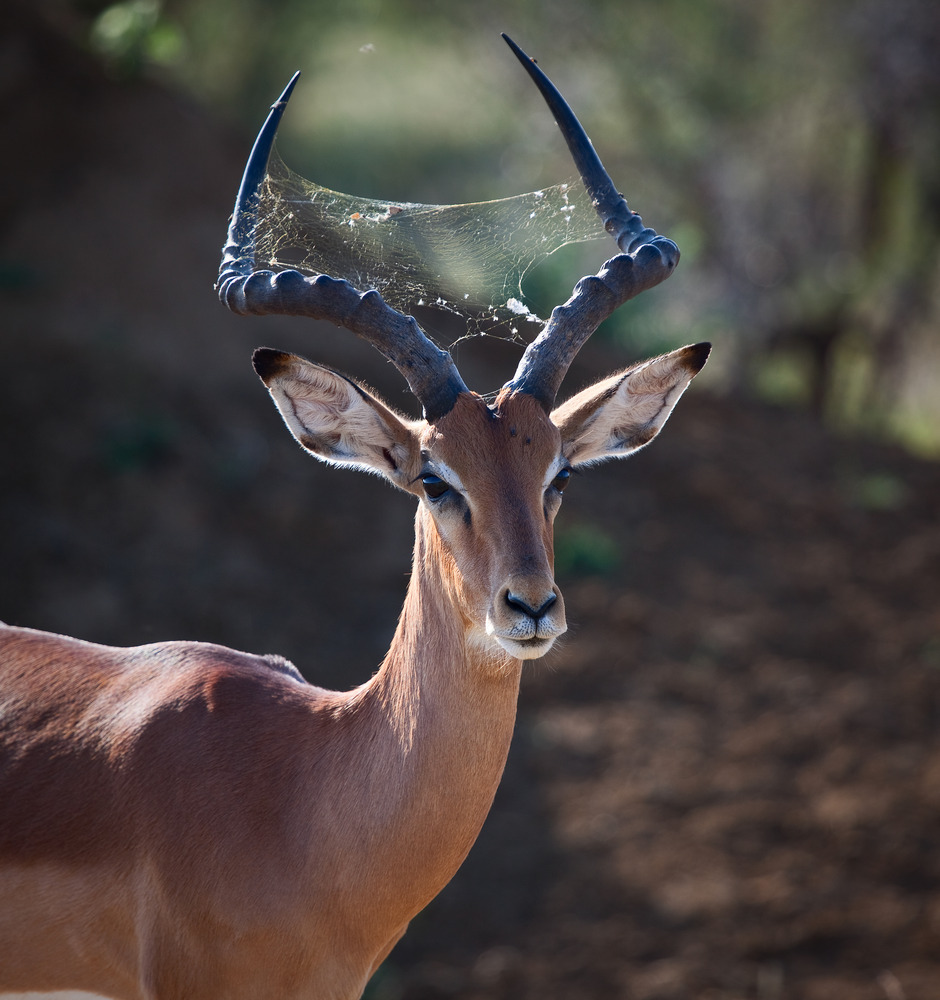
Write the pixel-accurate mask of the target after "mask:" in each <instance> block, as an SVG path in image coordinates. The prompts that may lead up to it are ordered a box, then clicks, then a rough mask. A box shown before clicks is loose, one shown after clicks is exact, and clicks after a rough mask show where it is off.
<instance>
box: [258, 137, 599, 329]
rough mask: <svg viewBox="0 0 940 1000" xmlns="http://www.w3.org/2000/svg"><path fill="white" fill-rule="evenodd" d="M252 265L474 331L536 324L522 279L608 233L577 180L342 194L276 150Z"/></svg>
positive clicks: (261, 206)
mask: <svg viewBox="0 0 940 1000" xmlns="http://www.w3.org/2000/svg"><path fill="white" fill-rule="evenodd" d="M258 220H259V221H258V224H257V226H256V230H255V262H256V267H259V268H262V267H263V268H270V269H272V270H283V269H285V268H296V269H297V270H299V271H301V272H302V273H305V274H329V275H331V276H332V277H334V278H345V279H346V280H347V281H349V282H350V283H351V284H352V285H354V286H355V287H356V288H358V289H359V290H360V291H365V290H367V289H370V288H375V289H377V290H378V291H379V292H380V293H381V295H382V297H383V298H384V299H385V301H386V302H388V304H389V305H391V306H392V307H393V308H395V309H398V310H399V311H401V312H404V313H411V312H413V311H414V309H415V308H416V307H422V306H424V307H429V308H433V309H441V310H445V311H447V312H450V313H455V314H457V315H458V316H461V317H463V318H464V319H465V320H466V321H467V324H468V331H469V332H470V333H471V334H480V333H489V332H493V331H495V329H496V328H497V327H499V326H502V325H508V327H509V328H510V331H511V334H512V336H514V337H515V336H516V335H517V334H518V324H520V323H521V322H533V323H541V322H542V320H541V319H540V318H539V317H538V316H536V315H535V314H534V313H533V312H532V311H531V310H530V309H529V308H528V306H526V304H525V302H524V297H523V292H522V280H523V278H524V277H525V275H526V273H527V272H528V271H529V270H530V269H531V268H532V267H533V266H534V265H535V264H537V263H539V262H540V261H542V260H544V258H546V257H547V256H549V255H550V254H552V253H554V252H555V251H556V250H559V249H561V247H563V246H567V245H568V244H569V243H580V242H586V241H588V240H595V239H600V238H603V237H604V236H605V235H606V234H605V232H604V229H603V226H602V225H601V222H600V220H599V219H598V217H597V213H596V212H595V211H594V208H593V206H592V205H591V203H590V200H589V199H588V197H587V194H586V193H585V192H584V189H583V187H582V185H580V184H575V183H566V184H556V185H554V186H552V187H547V188H543V189H541V190H539V191H532V192H530V193H528V194H521V195H516V196H515V197H512V198H502V199H499V200H497V201H484V202H476V203H471V204H466V205H422V204H417V203H413V202H391V201H380V200H376V199H373V198H363V197H358V196H356V195H349V194H341V193H339V192H338V191H331V190H329V189H328V188H325V187H322V186H321V185H319V184H315V183H313V181H308V180H306V179H305V178H303V177H301V176H300V175H299V174H296V173H294V172H293V171H292V170H290V168H289V167H287V165H286V164H285V163H284V162H283V160H281V158H280V157H279V156H278V155H277V153H276V152H275V153H272V156H271V159H270V162H269V165H268V173H267V176H266V177H265V181H264V184H263V185H262V187H261V191H260V201H259V208H258Z"/></svg>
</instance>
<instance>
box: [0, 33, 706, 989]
mask: <svg viewBox="0 0 940 1000" xmlns="http://www.w3.org/2000/svg"><path fill="white" fill-rule="evenodd" d="M507 42H508V43H509V45H510V46H511V47H512V49H513V51H514V52H515V54H516V56H517V57H518V58H519V60H520V61H521V62H522V65H523V66H524V67H525V68H526V70H527V71H528V73H529V74H530V75H531V76H532V78H533V79H534V81H535V82H536V84H537V86H538V87H539V89H540V90H541V92H542V94H543V96H544V97H545V99H546V100H547V102H548V104H549V107H550V108H551V110H552V112H553V113H554V115H555V118H556V120H557V122H558V124H559V126H560V127H561V129H562V132H563V134H564V137H565V139H566V141H567V143H568V145H569V147H570V149H571V151H572V154H573V156H574V159H575V162H576V164H577V166H578V169H579V172H580V174H581V176H582V179H583V181H584V183H585V185H586V186H587V190H588V192H589V194H590V196H591V198H592V201H593V203H594V205H595V207H596V209H597V211H598V213H599V214H600V217H601V219H602V220H603V222H604V225H605V226H606V228H607V230H608V231H609V232H610V233H611V235H612V236H613V238H614V240H615V241H616V242H617V244H618V247H619V248H620V251H621V252H620V254H619V255H617V256H615V257H613V259H611V260H609V261H607V263H606V264H605V265H604V267H603V268H602V269H601V270H600V272H599V273H598V274H597V275H595V276H589V277H586V278H583V279H582V280H581V281H579V282H578V284H577V286H576V288H575V291H574V293H573V295H572V297H571V298H570V299H569V301H568V302H567V303H565V304H564V305H562V306H559V307H557V308H556V309H555V310H554V311H553V313H552V315H551V318H550V320H549V321H548V323H547V324H546V325H545V327H544V329H543V330H542V332H541V333H540V335H539V336H538V337H537V339H535V340H534V341H533V342H532V343H531V344H530V345H529V347H528V348H527V349H526V351H525V352H524V355H523V357H522V359H521V361H520V363H519V366H518V368H517V370H516V372H515V374H514V376H513V378H512V379H511V380H510V381H508V382H506V384H505V385H504V386H503V388H502V390H501V391H500V392H499V394H498V395H497V396H496V398H495V400H494V401H493V402H490V403H488V402H487V401H485V400H484V399H483V398H482V397H481V396H479V395H477V394H476V393H474V392H471V391H470V390H469V389H468V388H467V387H466V386H465V385H464V383H463V380H462V379H461V377H460V375H459V373H458V372H457V369H456V367H455V366H454V364H453V361H452V359H451V357H450V355H449V354H448V353H447V352H445V351H442V350H440V349H439V348H437V347H436V346H435V345H434V344H433V343H432V342H431V341H430V339H429V338H428V337H427V336H426V335H425V334H424V333H423V332H422V330H421V329H420V328H419V327H418V324H417V322H416V321H415V319H414V318H412V317H410V316H406V315H404V314H402V313H400V312H396V311H395V310H393V309H391V308H390V307H389V306H388V305H387V304H386V303H385V301H384V300H383V299H382V298H381V296H380V295H379V293H378V292H376V291H374V290H372V291H369V290H366V291H364V292H363V291H360V290H359V289H356V288H354V287H353V286H352V285H351V284H349V283H348V282H346V281H343V280H339V279H335V278H332V277H329V276H326V275H319V276H316V277H305V276H303V275H301V274H300V273H299V272H297V271H291V270H287V271H279V272H276V273H273V272H270V271H269V272H264V271H256V270H255V268H254V260H253V254H254V250H253V243H252V232H253V229H254V226H255V223H256V214H257V201H258V188H259V185H260V183H261V182H262V180H263V177H264V174H265V171H266V165H267V162H268V157H269V154H270V150H271V144H272V142H273V138H274V133H275V131H276V128H277V124H278V121H279V119H280V117H281V114H282V112H283V110H284V106H285V103H286V101H287V98H288V96H289V92H290V87H292V86H293V83H294V81H291V84H290V87H289V88H288V90H286V91H285V93H284V94H283V95H282V97H281V99H280V100H279V101H278V102H277V103H276V104H275V105H274V106H272V109H271V114H270V115H269V117H268V120H267V121H266V122H265V125H264V127H263V129H262V131H261V133H260V135H259V137H258V140H257V142H256V144H255V147H254V149H253V150H252V154H251V157H250V158H249V161H248V165H247V167H246V169H245V176H244V178H243V181H242V186H241V189H240V191H239V195H238V200H237V202H236V206H235V211H234V214H233V217H232V221H231V226H230V230H229V240H228V243H227V245H226V248H225V253H224V257H223V261H222V269H221V272H220V276H219V283H218V289H219V294H220V296H221V298H222V300H223V302H225V304H226V305H228V306H229V308H231V309H233V310H234V311H235V312H237V313H242V314H261V313H287V314H293V315H304V316H310V317H314V318H318V319H326V320H331V321H332V322H334V323H336V324H337V325H340V326H343V327H346V328H347V329H349V330H351V331H352V332H354V333H356V334H358V335H359V336H361V337H363V338H365V339H366V340H368V341H370V342H371V343H373V344H374V345H375V346H376V347H378V348H379V349H380V350H381V351H382V352H383V353H384V354H385V356H386V357H387V358H388V359H389V360H390V361H391V362H392V363H393V364H394V365H395V366H396V367H397V368H398V369H399V370H400V371H401V373H402V374H403V375H404V377H405V379H406V380H407V382H408V384H409V386H410V388H411V390H412V392H413V393H414V395H415V396H416V397H417V399H418V400H419V401H420V403H421V404H422V406H423V410H424V417H423V419H420V420H413V419H408V418H406V417H404V416H401V415H399V414H398V413H396V412H395V411H394V410H393V409H391V408H390V407H389V406H387V405H386V404H385V403H383V402H382V401H381V400H379V399H377V398H376V397H375V396H374V395H373V394H372V393H370V392H369V391H367V390H366V389H364V388H363V387H362V386H361V385H359V384H358V383H357V382H355V381H353V380H351V379H349V378H346V377H345V376H343V375H339V374H337V373H336V372H333V371H331V370H329V369H327V368H324V367H321V366H320V365H316V364H312V363H311V362H309V361H305V360H303V359H302V358H300V357H297V356H295V355H292V354H285V353H281V352H279V351H273V350H267V349H261V350H258V351H257V352H256V353H255V356H254V365H255V368H256V370H257V372H258V374H259V375H260V377H261V379H262V380H263V382H264V383H265V385H266V386H267V388H268V390H269V392H270V394H271V396H272V397H273V399H274V403H275V404H276V406H277V408H278V409H279V410H280V412H281V415H282V416H283V418H284V420H285V422H286V423H287V426H288V427H289V429H290V431H291V432H292V434H293V435H294V437H295V438H296V439H297V441H299V443H300V444H301V445H302V446H303V448H305V449H306V450H307V451H309V452H311V453H312V454H313V455H315V456H316V457H317V458H320V459H322V460H324V461H326V462H329V463H332V464H334V465H342V466H349V467H352V468H357V469H362V470H367V471H369V472H373V473H378V474H380V475H382V476H384V477H385V478H386V479H388V480H389V481H390V482H391V483H393V484H394V485H395V486H397V487H398V488H400V489H402V490H405V491H406V492H408V493H411V494H413V495H414V496H415V497H416V498H417V502H418V510H417V517H416V522H415V546H414V561H413V565H412V574H411V580H410V584H409V587H408V592H407V596H406V598H405V603H404V607H403V609H402V612H401V618H400V620H399V623H398V627H397V629H396V631H395V635H394V637H393V639H392V643H391V647H390V649H389V651H388V655H387V656H386V658H385V660H384V662H383V663H382V665H381V667H380V669H379V670H378V672H377V673H376V674H375V675H374V676H373V677H372V678H371V680H368V681H366V682H365V683H364V684H361V685H360V686H359V687H357V688H355V689H353V690H351V691H346V692H334V691H327V690H324V689H322V688H318V687H314V686H312V685H311V684H309V683H307V682H306V681H305V680H304V679H303V678H302V677H301V675H300V673H299V672H298V671H297V670H296V669H295V668H294V667H293V666H292V665H291V664H290V663H288V662H287V661H285V660H282V659H280V658H278V657H275V656H254V655H251V654H248V653H241V652H236V651H235V650H232V649H227V648H225V647H223V646H217V645H212V644H209V643H198V642H162V643H156V644H153V645H147V646H138V647H135V648H127V649H124V648H121V649H119V648H113V647H108V646H101V645H95V644H93V643H90V642H84V641H80V640H78V639H71V638H66V637H64V636H60V635H53V634H49V633H43V632H38V631H33V630H30V629H26V628H13V627H4V628H3V629H2V630H0V632H2V673H0V992H2V991H14V990H34V991H54V990H63V989H80V990H86V991H91V992H94V993H98V994H103V995H105V996H108V997H115V998H126V1000H145V998H146V1000H196V998H198V1000H212V998H218V1000H240V998H244V1000H263V998H277V1000H289V998H301V997H303V998H309V1000H351V998H355V997H358V996H360V994H361V993H362V991H363V989H364V987H365V985H366V982H367V981H368V979H369V977H370V976H371V975H372V973H373V972H374V971H375V969H376V968H377V967H378V965H379V964H380V963H381V962H382V960H383V959H384V958H385V956H386V955H387V954H388V953H389V951H390V950H391V948H392V947H393V946H394V944H395V942H396V941H397V940H398V939H399V938H400V937H401V935H402V934H403V933H404V932H405V929H406V928H407V926H408V922H409V921H410V920H411V919H412V917H414V915H415V914H416V913H417V912H418V911H419V910H421V908H422V907H424V906H425V905H426V904H427V903H428V902H429V901H430V900H431V899H432V898H433V897H434V896H435V895H436V894H437V893H438V892H439V891H440V890H441V889H442V888H443V886H444V885H445V884H446V883H447V882H448V881H449V879H450V878H451V877H452V876H453V874H454V872H455V871H456V870H457V868H458V867H459V865H460V864H461V862H462V861H463V859H464V857H465V856H466V854H467V852H468V851H469V849H470V846H471V845H472V844H473V842H474V840H475V839H476V837H477V834H478V833H479V830H480V827H481V825H482V823H483V821H484V818H485V817H486V814H487V812H488V811H489V808H490V805H491V803H492V800H493V796H494V793H495V791H496V787H497V785H498V783H499V780H500V776H501V774H502V771H503V766H504V764H505V761H506V755H507V752H508V749H509V743H510V738H511V735H512V731H513V724H514V718H515V712H516V700H517V693H518V688H519V681H520V675H521V672H522V662H523V661H524V660H529V659H533V658H536V657H540V656H542V655H544V654H545V653H546V652H548V650H549V649H550V648H551V647H552V644H553V643H554V642H555V640H556V639H557V638H558V637H559V636H560V635H561V634H562V633H563V632H564V631H565V628H566V624H565V610H564V602H563V600H562V596H561V593H560V591H559V589H558V587H557V585H556V584H555V581H554V578H553V574H552V562H553V559H552V522H553V520H554V517H555V514H556V513H557V511H558V508H559V505H560V504H561V500H562V493H563V491H564V489H565V485H566V483H567V481H568V477H569V474H570V471H571V470H572V469H575V468H577V467H579V466H583V465H587V464H590V463H593V462H599V461H602V460H604V459H608V458H619V457H623V456H625V455H628V454H630V453H631V452H634V451H636V450H637V449H638V448H641V447H643V446H644V445H645V444H647V443H648V442H649V441H650V440H651V439H652V438H653V437H654V436H655V435H656V434H657V432H658V431H659V429H660V428H661V427H662V425H663V423H664V422H665V420H666V418H667V417H668V415H669V413H670V412H671V410H672V408H673V406H674V405H675V403H676V401H677V399H678V398H679V396H680V395H681V394H682V392H683V391H684V390H685V388H686V386H687V385H688V384H689V382H690V380H691V379H692V377H693V376H694V375H695V374H696V373H697V372H698V371H699V369H700V368H701V367H702V365H703V364H704V363H705V360H706V357H707V354H708V345H705V344H699V345H696V346H692V347H685V348H682V349H681V350H677V351H674V352H672V353H671V354H667V355H665V356H663V357H660V358H657V359H655V360H652V361H647V362H645V363H642V364H638V365H635V366H633V367H631V368H628V369H626V370H625V371H621V372H618V373H616V374H614V375H610V376H609V377H607V378H605V379H603V380H602V381H601V382H598V383H597V384H596V385H592V386H591V387H590V388H587V389H584V390H583V391H581V392H579V393H578V394H577V395H575V396H574V397H573V398H571V399H569V400H568V401H567V402H566V403H563V404H562V405H560V406H558V407H556V406H555V395H556V392H557V391H558V388H559V386H560V383H561V381H562V379H563V377H564V375H565V372H566V370H567V369H568V367H569V365H570V363H571V361H572V359H573V357H574V355H575V353H576V352H577V351H578V349H579V348H580V346H581V345H582V344H583V343H584V341H585V340H586V339H587V338H588V337H589V336H590V334H591V333H592V331H593V330H594V329H595V328H596V327H597V326H598V324H599V323H600V322H601V321H602V320H603V319H604V318H605V317H607V316H608V315H609V314H610V313H611V312H612V311H613V310H614V309H616V308H617V307H618V306H619V305H620V304H621V303H623V302H624V301H626V300H627V299H629V298H631V297H632V296H634V295H636V294H637V293H638V292H640V291H642V290H644V289H645V288H649V287H651V286H652V285H655V284H657V283H658V282H660V281H662V280H663V279H664V278H666V277H667V276H668V275H669V274H671V273H672V270H673V269H674V267H675V265H676V262H677V261H678V257H679V254H678V250H677V248H676V246H675V245H674V244H673V243H672V242H671V241H669V240H667V239H665V238H663V237H660V236H658V235H657V234H656V233H655V232H653V231H652V230H650V229H645V228H643V224H642V221H641V220H640V218H639V216H637V215H636V214H635V213H634V212H632V211H631V210H630V209H629V208H628V207H627V205H626V202H625V201H624V199H623V198H622V196H620V195H619V194H617V191H616V189H615V188H614V186H613V184H612V182H611V181H610V178H609V177H608V176H607V174H606V172H605V170H604V168H603V166H602V165H601V163H600V161H599V159H598V158H597V155H596V154H595V152H594V149H593V147H592V146H591V144H590V142H589V140H588V138H587V136H586V135H585V134H584V132H583V130H582V128H581V126H580V125H579V123H578V122H577V120H576V119H575V117H574V115H573V114H572V112H571V111H570V109H569V108H568V106H567V105H566V104H565V102H564V100H563V99H562V98H561V96H560V94H558V92H557V91H556V90H555V88H554V87H553V86H552V84H551V83H550V82H549V81H548V80H547V78H546V77H545V76H544V75H543V74H542V72H541V70H539V69H538V67H537V66H536V65H535V64H534V63H533V61H531V60H530V59H529V58H528V57H527V56H526V55H525V54H524V53H522V52H521V50H520V49H519V48H518V47H516V46H515V45H514V43H512V42H511V41H509V40H508V39H507ZM295 79H296V78H295ZM305 666H306V667H307V668H308V669H309V670H310V671H311V672H312V671H313V665H310V664H305Z"/></svg>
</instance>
